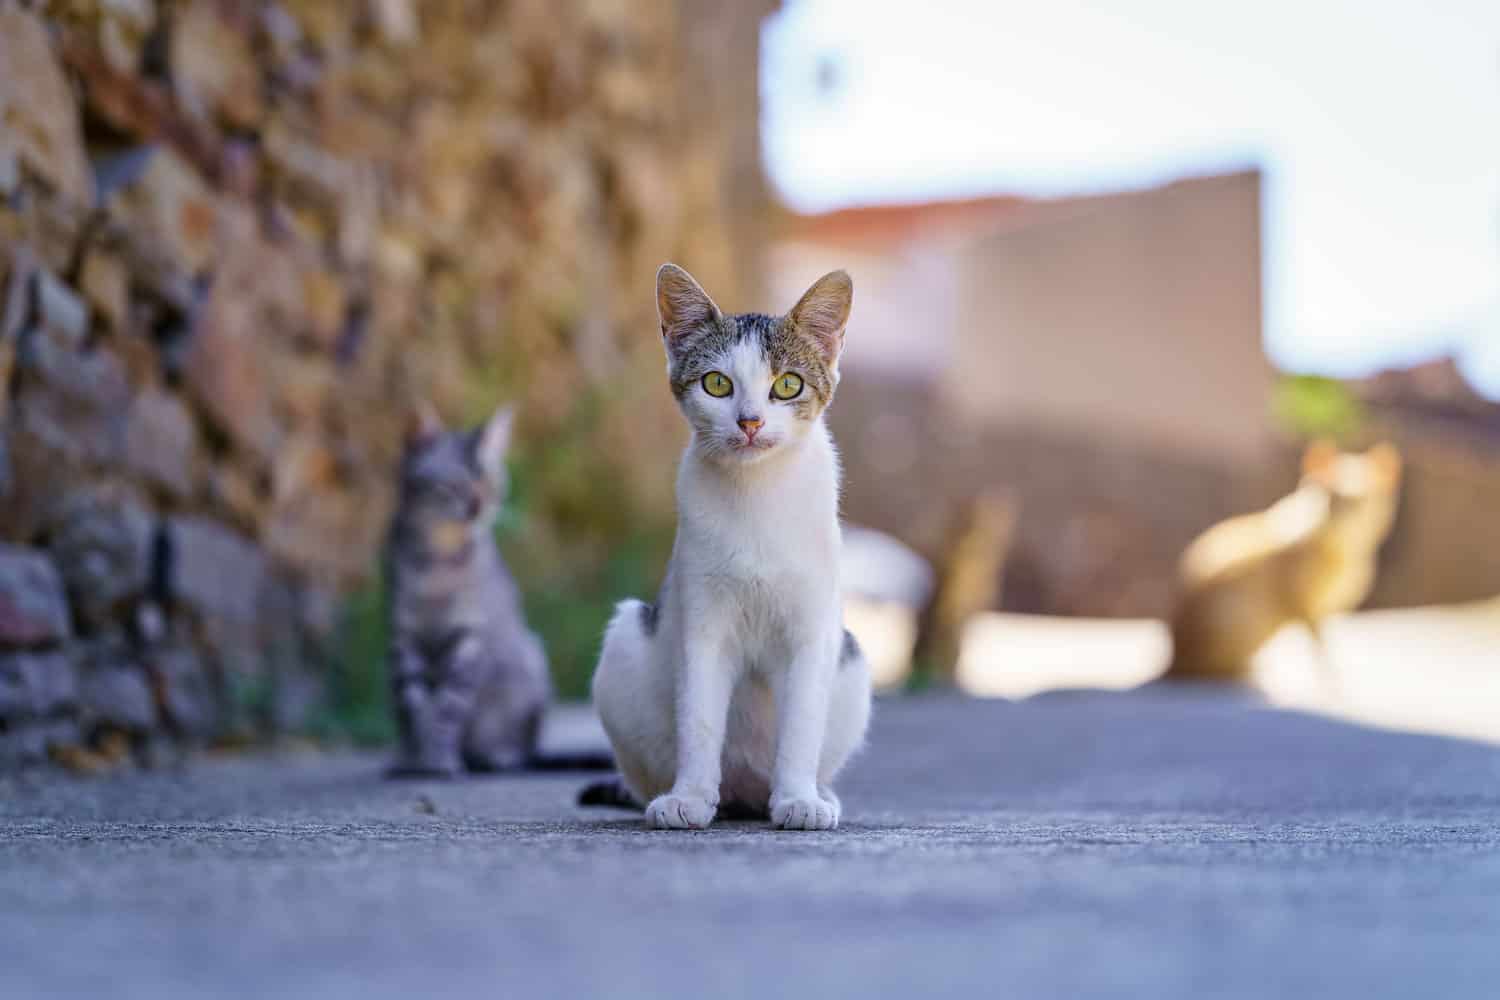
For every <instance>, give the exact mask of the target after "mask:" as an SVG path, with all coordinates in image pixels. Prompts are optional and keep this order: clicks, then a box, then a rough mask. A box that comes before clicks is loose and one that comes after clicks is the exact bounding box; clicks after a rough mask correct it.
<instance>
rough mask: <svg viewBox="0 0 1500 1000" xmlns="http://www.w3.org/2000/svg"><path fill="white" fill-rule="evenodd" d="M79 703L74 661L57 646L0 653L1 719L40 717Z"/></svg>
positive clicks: (71, 707) (68, 708)
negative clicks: (48, 648) (54, 647)
mask: <svg viewBox="0 0 1500 1000" xmlns="http://www.w3.org/2000/svg"><path fill="white" fill-rule="evenodd" d="M77 703H78V680H77V677H76V675H75V673H74V670H73V663H72V661H71V660H70V659H69V658H68V656H67V654H66V653H64V652H62V651H61V650H58V649H51V650H42V651H34V650H32V651H24V652H13V653H0V719H5V720H7V721H9V720H20V719H40V718H45V717H48V716H52V715H56V714H58V713H62V712H69V711H72V710H73V708H74V707H75V706H76V705H77Z"/></svg>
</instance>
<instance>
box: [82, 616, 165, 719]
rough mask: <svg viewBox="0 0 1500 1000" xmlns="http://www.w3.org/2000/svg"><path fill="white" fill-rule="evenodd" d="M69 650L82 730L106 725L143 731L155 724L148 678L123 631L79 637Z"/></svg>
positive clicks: (154, 698)
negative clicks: (75, 681)
mask: <svg viewBox="0 0 1500 1000" xmlns="http://www.w3.org/2000/svg"><path fill="white" fill-rule="evenodd" d="M71 652H72V655H73V662H74V665H75V668H76V669H77V672H78V709H79V718H80V720H81V722H82V723H83V726H84V729H85V730H86V731H93V730H95V729H98V728H99V727H102V726H106V727H110V728H114V729H123V730H126V731H127V732H145V731H147V730H149V729H151V728H153V727H154V726H155V725H156V724H157V711H156V697H155V695H154V694H152V692H151V681H150V678H149V676H148V675H147V674H146V671H145V668H144V667H143V666H142V665H141V663H140V661H139V659H138V658H137V657H136V656H135V654H134V651H133V650H132V649H131V646H130V643H129V641H128V640H127V639H126V638H125V636H124V635H123V634H119V633H115V634H110V635H105V636H100V637H98V638H94V639H85V640H80V641H79V642H77V643H75V644H74V646H73V648H72V650H71Z"/></svg>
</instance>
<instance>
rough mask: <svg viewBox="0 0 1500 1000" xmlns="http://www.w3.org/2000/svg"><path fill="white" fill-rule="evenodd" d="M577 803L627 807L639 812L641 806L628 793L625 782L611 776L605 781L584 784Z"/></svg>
mask: <svg viewBox="0 0 1500 1000" xmlns="http://www.w3.org/2000/svg"><path fill="white" fill-rule="evenodd" d="M578 804H579V805H581V806H602V807H604V808H607V809H629V810H631V811H632V812H641V811H642V807H641V804H640V803H639V802H637V801H636V800H635V796H634V795H631V794H630V789H628V788H626V787H625V782H623V781H621V780H620V779H619V778H611V779H609V780H607V781H595V782H593V783H591V784H588V785H585V786H584V788H583V791H581V792H579V793H578Z"/></svg>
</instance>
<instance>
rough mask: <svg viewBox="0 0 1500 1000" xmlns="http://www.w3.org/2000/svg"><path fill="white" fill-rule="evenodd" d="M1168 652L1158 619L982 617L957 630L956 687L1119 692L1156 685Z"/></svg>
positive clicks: (990, 693) (999, 692)
mask: <svg viewBox="0 0 1500 1000" xmlns="http://www.w3.org/2000/svg"><path fill="white" fill-rule="evenodd" d="M1171 650H1172V639H1171V636H1169V635H1168V634H1167V627H1166V625H1165V623H1163V622H1159V621H1153V620H1149V619H1128V618H1120V619H1113V618H1063V617H1060V616H1053V615H1018V614H1006V613H1004V612H989V613H987V614H982V615H976V616H975V617H974V618H972V619H971V620H970V621H969V624H968V625H967V626H966V627H965V628H964V633H963V645H962V647H961V648H960V650H959V656H958V686H959V688H960V689H962V690H963V691H965V692H967V693H969V694H976V695H980V696H982V697H987V698H1026V697H1029V696H1030V695H1034V694H1037V693H1038V692H1041V691H1048V690H1051V689H1054V688H1100V689H1113V690H1123V689H1125V688H1132V687H1135V686H1136V685H1138V684H1144V683H1145V682H1146V681H1149V680H1153V679H1155V678H1156V676H1157V675H1158V674H1160V673H1161V672H1162V668H1164V667H1165V666H1166V664H1167V659H1168V658H1169V656H1170V654H1171Z"/></svg>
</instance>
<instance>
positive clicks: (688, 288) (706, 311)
mask: <svg viewBox="0 0 1500 1000" xmlns="http://www.w3.org/2000/svg"><path fill="white" fill-rule="evenodd" d="M656 315H657V316H658V317H659V318H660V319H661V335H662V337H663V339H665V340H666V342H667V346H668V347H671V345H672V341H673V340H675V339H676V338H677V337H680V336H682V335H683V334H684V333H687V332H688V331H690V330H694V329H696V328H697V327H700V326H702V325H703V324H704V323H716V322H718V321H719V319H720V318H721V317H722V316H723V313H721V312H719V307H718V306H716V305H714V300H713V299H711V298H709V297H708V293H707V292H705V291H704V290H703V286H702V285H700V284H698V282H696V281H694V280H693V276H692V275H691V274H688V273H687V272H686V271H684V270H683V269H682V268H680V267H678V266H677V265H676V264H663V265H662V266H661V269H660V270H658V271H657V272H656Z"/></svg>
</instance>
